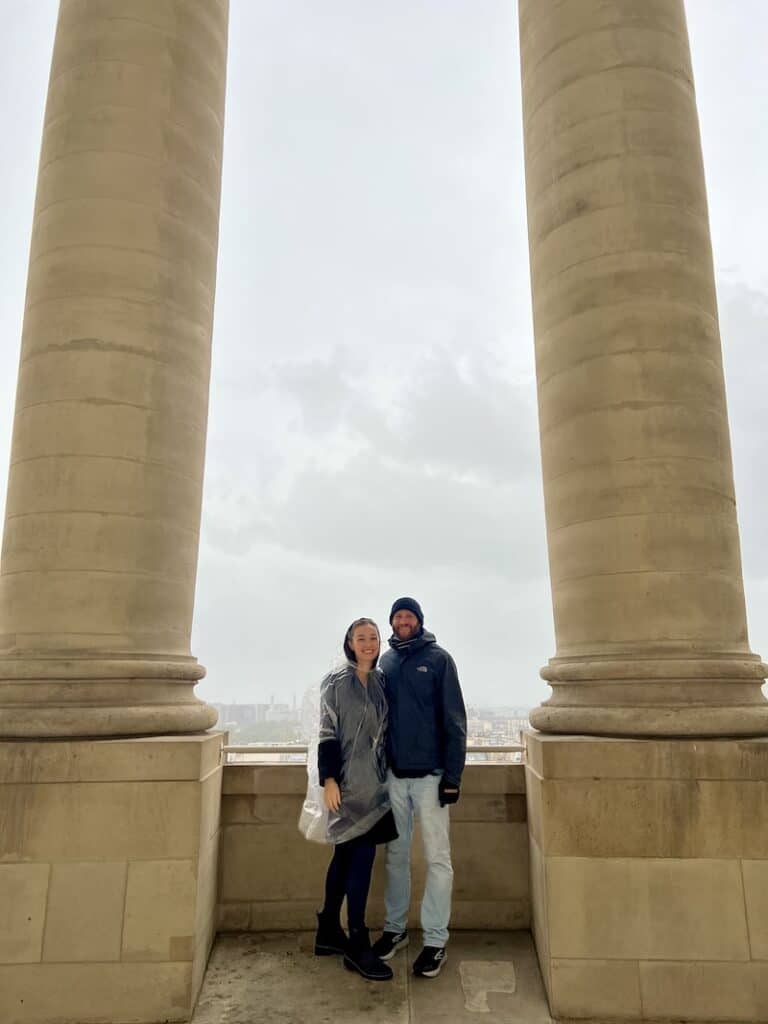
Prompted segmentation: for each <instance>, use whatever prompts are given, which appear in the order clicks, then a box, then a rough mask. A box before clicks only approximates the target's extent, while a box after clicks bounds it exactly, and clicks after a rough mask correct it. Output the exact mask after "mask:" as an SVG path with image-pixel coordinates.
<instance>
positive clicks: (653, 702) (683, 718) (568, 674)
mask: <svg viewBox="0 0 768 1024" xmlns="http://www.w3.org/2000/svg"><path fill="white" fill-rule="evenodd" d="M767 673H768V667H766V666H765V665H764V664H763V663H762V662H761V661H760V658H759V657H758V656H757V655H748V654H747V655H744V654H737V655H733V656H730V657H729V656H727V655H717V656H712V657H709V658H705V657H700V658H679V657H667V658H658V657H657V658H638V657H632V656H627V657H626V659H621V660H619V659H618V658H611V659H608V658H604V659H599V658H588V657H585V658H553V659H552V660H551V661H550V663H549V664H548V665H547V666H545V667H544V668H543V669H542V670H541V676H542V678H543V679H546V680H547V682H548V683H549V684H550V686H551V687H552V691H553V692H552V697H551V698H550V699H549V700H548V701H546V702H545V703H544V704H542V705H541V706H540V707H538V708H535V709H534V710H533V711H532V712H531V716H530V722H531V725H532V726H533V727H534V728H535V729H538V730H539V731H540V732H546V733H560V734H563V735H571V736H572V735H585V736H646V737H651V736H659V737H663V736H667V737H673V736H681V737H684V736H691V737H693V736H702V737H716V736H768V701H766V699H765V697H764V696H763V693H762V689H761V687H762V684H763V681H764V679H765V676H766V674H767Z"/></svg>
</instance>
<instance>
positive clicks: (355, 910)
mask: <svg viewBox="0 0 768 1024" xmlns="http://www.w3.org/2000/svg"><path fill="white" fill-rule="evenodd" d="M375 859H376V847H375V846H374V845H373V843H361V842H360V841H359V840H357V841H356V840H351V841H350V842H348V843H337V845H336V847H335V849H334V851H333V857H332V858H331V863H330V864H329V865H328V874H327V875H326V878H325V905H324V906H323V913H324V914H327V915H328V916H329V917H338V915H339V913H340V912H341V904H342V903H343V902H344V897H345V896H346V897H347V920H348V922H349V927H350V930H352V929H358V928H365V905H366V903H367V902H368V889H369V888H370V885H371V873H372V872H373V862H374V860H375Z"/></svg>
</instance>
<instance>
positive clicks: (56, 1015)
mask: <svg viewBox="0 0 768 1024" xmlns="http://www.w3.org/2000/svg"><path fill="white" fill-rule="evenodd" d="M220 748H221V735H220V734H208V735H205V736H188V737H157V738H154V739H132V740H81V741H78V740H71V741H29V742H27V741H6V742H3V743H0V1020H1V1021H2V1022H3V1024H17V1022H18V1024H22V1022H23V1024H34V1022H35V1021H51V1020H57V1021H77V1022H78V1024H86V1022H89V1021H103V1020H109V1021H110V1022H113V1024H119V1022H121V1021H144V1022H155V1021H158V1020H186V1019H188V1018H189V1015H190V1014H191V1011H192V1008H193V1006H194V1001H195V999H196V997H197V992H198V991H199V988H200V984H201V982H202V977H203V973H204V970H205V965H206V962H207V959H208V954H209V951H210V947H211V944H212V942H213V937H214V934H215V925H216V878H217V864H218V849H219V809H220V796H221V766H220Z"/></svg>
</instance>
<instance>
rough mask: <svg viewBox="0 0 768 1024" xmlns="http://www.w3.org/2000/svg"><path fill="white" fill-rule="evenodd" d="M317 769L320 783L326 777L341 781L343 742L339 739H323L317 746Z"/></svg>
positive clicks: (323, 783)
mask: <svg viewBox="0 0 768 1024" xmlns="http://www.w3.org/2000/svg"><path fill="white" fill-rule="evenodd" d="M317 771H318V775H319V776H320V785H321V786H323V785H325V780H326V779H336V781H337V782H338V781H339V777H340V775H341V743H339V741H338V740H323V742H322V743H321V744H320V745H319V746H318V748H317Z"/></svg>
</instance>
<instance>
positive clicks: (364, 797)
mask: <svg viewBox="0 0 768 1024" xmlns="http://www.w3.org/2000/svg"><path fill="white" fill-rule="evenodd" d="M302 717H303V718H304V720H305V722H307V724H309V722H310V721H314V726H313V727H312V728H311V730H310V735H309V744H308V747H309V749H308V752H307V775H308V776H309V779H308V786H307V795H306V798H305V800H304V806H303V808H302V811H301V815H300V817H299V829H300V830H301V832H302V833H303V834H304V835H305V836H306V838H307V839H312V840H314V841H315V842H319V843H345V842H347V841H348V840H350V839H355V838H356V837H357V836H361V835H364V834H365V833H366V832H367V831H368V830H369V829H370V828H373V826H374V825H375V824H376V822H377V821H379V820H380V819H381V818H383V817H384V815H385V814H386V813H387V811H388V810H389V808H390V803H389V796H388V793H387V787H386V777H387V765H386V754H385V751H384V735H385V731H386V727H387V700H386V697H385V695H384V686H383V676H382V674H381V672H379V671H378V669H374V670H373V671H372V672H369V674H368V685H367V687H366V686H363V684H362V683H361V682H360V680H359V679H358V678H357V675H356V672H355V666H354V665H353V664H352V663H350V662H345V664H344V665H343V666H342V667H340V668H338V669H336V670H334V671H333V672H330V673H329V674H328V675H327V676H326V677H325V679H323V681H322V683H321V684H320V689H319V694H318V692H317V689H316V688H315V690H314V692H312V691H310V692H309V693H308V694H307V695H306V696H305V698H304V704H303V709H302ZM332 740H337V741H338V742H339V744H340V747H341V778H340V779H337V780H336V781H337V782H338V783H339V788H340V789H341V807H340V808H339V810H338V811H329V810H328V809H327V808H326V806H325V801H324V800H323V787H322V786H321V785H320V777H319V772H318V766H317V753H318V747H319V745H320V744H321V743H324V742H328V741H332Z"/></svg>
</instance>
